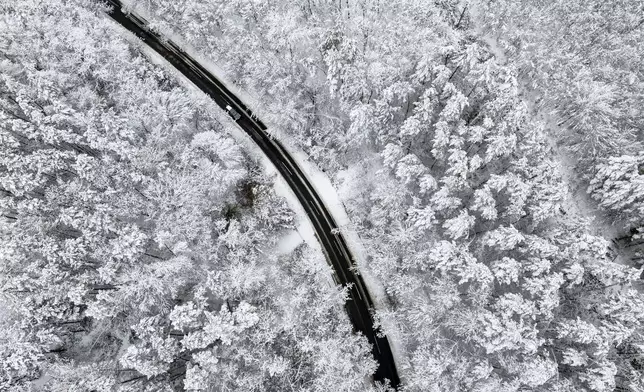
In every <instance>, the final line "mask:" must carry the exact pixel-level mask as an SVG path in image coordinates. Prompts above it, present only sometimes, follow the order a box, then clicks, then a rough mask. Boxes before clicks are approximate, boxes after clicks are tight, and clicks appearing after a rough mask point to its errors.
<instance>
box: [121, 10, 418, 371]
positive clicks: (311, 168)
mask: <svg viewBox="0 0 644 392" xmlns="http://www.w3.org/2000/svg"><path fill="white" fill-rule="evenodd" d="M122 2H123V4H124V10H130V11H132V12H134V13H136V14H137V15H139V16H142V17H143V18H144V19H146V20H148V21H149V20H151V19H152V18H151V17H150V15H149V14H147V13H146V12H145V10H143V9H141V7H136V5H135V4H134V3H135V2H134V1H133V0H123V1H122ZM157 31H158V32H159V33H160V34H161V35H163V36H165V37H167V38H169V39H170V40H172V41H173V42H174V43H176V44H177V45H178V46H179V47H180V48H181V49H182V50H183V51H184V52H186V53H187V54H188V55H189V56H191V57H192V58H194V59H195V60H196V61H198V62H199V63H200V64H202V65H203V66H204V68H206V69H207V70H208V71H209V72H210V73H212V74H213V75H215V76H216V77H217V78H218V79H219V80H220V81H221V82H222V83H223V84H224V85H225V86H226V87H227V88H228V89H229V90H230V91H231V92H233V93H234V94H235V95H237V96H238V97H239V98H240V99H241V100H242V101H243V102H244V103H245V104H246V105H247V106H248V107H249V108H250V109H251V110H252V111H253V112H254V113H256V114H257V115H258V117H260V118H261V117H263V116H262V112H263V111H262V108H261V105H259V100H257V99H255V98H254V97H253V95H252V94H249V93H248V92H245V91H243V90H242V89H240V88H239V87H238V86H236V85H234V84H233V83H230V82H229V81H227V78H226V73H225V72H224V71H223V70H222V69H221V68H220V67H218V66H217V65H216V64H215V63H213V62H212V61H210V60H208V59H206V58H204V57H203V56H201V55H200V54H199V52H198V51H197V50H196V49H195V48H193V47H192V46H191V45H190V44H188V43H187V42H186V41H185V40H183V39H182V37H181V36H179V35H178V34H176V33H174V32H173V31H170V29H167V28H165V27H159V28H158V29H157ZM127 37H128V40H129V41H130V42H132V43H133V44H135V45H136V46H137V47H139V48H140V49H141V51H142V52H143V53H145V55H146V56H148V57H149V58H150V60H151V61H152V62H153V63H154V64H157V65H160V66H162V67H163V68H164V69H165V70H166V71H167V72H169V73H170V74H172V75H173V76H175V77H176V78H177V79H178V80H179V81H180V83H181V84H182V85H184V86H185V87H188V88H189V89H190V91H192V92H193V93H194V98H195V99H197V100H199V101H202V102H205V103H206V105H208V107H209V108H212V110H213V113H217V119H218V120H219V121H220V122H221V123H222V124H224V125H225V128H226V130H228V131H229V132H230V133H231V135H232V136H233V137H234V138H235V140H237V141H238V142H239V143H240V144H242V145H243V146H244V147H245V148H246V151H247V152H249V154H250V155H251V156H253V157H254V158H255V159H257V161H258V162H261V164H262V166H263V167H264V168H265V170H266V173H267V174H268V175H269V177H270V178H272V179H273V185H274V189H275V192H276V194H278V195H279V196H281V197H284V198H285V199H286V200H287V202H288V204H289V206H290V207H291V209H292V210H293V211H294V212H295V213H296V214H297V224H296V231H294V232H291V233H289V234H287V235H285V236H284V238H283V239H282V241H280V243H279V244H278V251H279V252H280V253H288V252H289V251H291V250H293V249H294V248H295V247H296V246H297V245H298V244H300V243H301V242H302V241H304V242H306V244H307V245H309V246H311V247H313V248H314V249H318V250H319V251H320V252H322V251H323V249H322V247H321V245H320V243H319V241H318V239H317V237H316V235H315V231H314V229H313V225H312V223H311V221H310V220H309V218H308V215H307V214H306V213H305V211H304V209H303V208H302V206H301V204H300V203H299V201H298V200H297V197H296V196H295V194H294V193H293V191H292V190H291V189H290V187H289V186H288V184H287V183H286V181H285V180H284V179H283V178H282V177H281V175H279V173H278V171H277V169H276V168H275V166H274V165H273V164H272V162H271V161H270V160H269V159H268V158H267V157H266V156H265V155H264V154H263V152H262V151H261V149H260V148H259V147H258V146H257V145H256V144H255V143H254V142H253V141H252V139H251V138H250V136H248V135H247V134H246V133H245V132H244V131H243V130H242V129H241V128H239V127H238V126H237V125H236V124H235V123H234V122H233V121H232V119H230V117H229V116H228V115H227V114H226V113H225V112H224V111H223V110H222V109H221V108H219V106H217V105H216V104H215V103H214V102H213V101H212V100H211V99H210V98H209V97H208V96H207V95H206V94H205V93H203V92H202V91H201V90H199V89H198V88H197V87H196V86H195V85H194V84H193V83H192V82H191V81H190V80H189V79H188V78H186V77H185V76H184V75H183V74H182V73H181V72H179V71H177V70H176V69H175V68H174V67H172V66H171V65H170V64H169V63H167V61H166V60H165V59H164V58H163V57H162V56H160V55H159V54H158V53H157V52H155V51H154V50H152V49H151V48H149V47H148V46H147V45H145V44H143V43H142V42H141V41H140V40H139V39H138V38H136V37H135V36H134V35H133V34H131V33H130V32H127ZM267 126H268V127H269V129H268V132H269V133H270V134H271V135H274V136H275V137H276V138H277V139H278V140H280V141H281V142H282V145H283V146H284V148H285V149H286V150H287V151H288V153H289V154H291V156H292V157H293V158H294V159H295V161H296V162H297V164H298V165H299V166H300V168H301V169H302V171H303V172H304V174H305V175H306V176H307V178H308V179H309V181H310V182H311V184H312V185H313V187H314V188H315V190H316V192H317V193H318V194H319V195H320V197H321V198H322V200H323V202H324V204H325V206H326V207H327V208H328V209H329V211H330V213H331V215H332V216H333V218H334V220H335V221H336V223H337V225H338V227H339V228H340V231H341V233H342V234H343V235H344V238H345V240H346V242H347V245H348V247H349V249H350V251H351V254H352V255H353V257H354V258H355V261H356V265H357V269H358V272H359V274H360V275H361V276H362V278H363V281H364V283H365V284H366V286H367V290H368V291H369V293H370V294H371V297H372V300H373V302H374V307H375V308H376V309H377V310H386V308H387V307H386V294H385V288H384V285H383V284H382V283H381V282H380V281H379V280H378V279H377V278H375V276H374V275H373V274H372V273H370V271H369V269H368V263H367V251H366V249H365V248H364V245H363V243H362V241H361V239H360V237H359V235H358V233H357V232H356V231H355V230H354V229H353V228H352V224H351V221H350V219H349V217H348V215H347V213H346V210H345V208H344V206H343V203H342V201H341V200H340V197H339V195H338V193H337V191H336V188H335V187H334V186H333V183H332V181H331V179H330V178H329V177H328V176H327V175H326V173H324V172H322V171H321V170H319V169H318V168H317V167H316V165H315V164H314V163H312V162H311V161H310V159H309V157H308V155H307V154H306V153H305V152H304V151H302V150H300V149H298V148H297V147H295V146H296V143H294V142H293V140H292V139H291V138H289V137H288V135H287V134H286V133H285V132H283V131H281V130H280V129H278V128H275V127H272V126H271V125H270V124H267ZM328 278H329V279H328V283H329V284H330V285H332V286H335V282H334V281H333V278H332V275H330V274H329V276H328ZM381 322H382V323H383V324H385V325H383V326H384V327H385V329H386V330H387V331H388V335H387V338H388V340H389V343H390V345H391V349H392V352H393V356H394V360H395V361H396V364H397V366H398V369H399V373H401V370H402V367H403V365H404V364H405V363H407V362H408V361H407V360H406V358H407V355H405V352H404V349H403V347H402V344H400V342H401V340H400V337H399V335H398V334H396V333H395V332H393V331H397V328H395V322H394V320H390V321H389V322H387V320H381ZM401 377H402V375H401Z"/></svg>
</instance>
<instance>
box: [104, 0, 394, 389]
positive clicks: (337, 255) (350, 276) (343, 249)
mask: <svg viewBox="0 0 644 392" xmlns="http://www.w3.org/2000/svg"><path fill="white" fill-rule="evenodd" d="M106 1H107V3H108V4H109V5H111V6H112V10H111V12H110V13H109V15H110V16H111V17H112V19H114V20H115V21H116V22H118V23H119V24H121V25H122V26H123V27H125V28H126V29H128V30H129V31H131V32H132V33H134V34H136V35H137V36H138V37H139V38H140V39H141V40H142V41H143V42H145V43H146V44H147V45H148V46H150V47H151V48H152V49H154V50H155V51H156V52H158V53H159V54H160V55H161V56H163V57H164V58H165V59H166V60H167V61H168V62H169V63H170V64H172V65H173V66H174V67H175V68H176V69H177V70H179V71H180V72H181V73H182V74H184V75H185V76H186V77H187V78H188V79H190V81H192V83H194V84H195V85H196V86H197V87H199V88H200V89H201V90H202V91H204V92H205V93H206V94H208V95H209V96H210V97H211V98H212V99H213V100H214V101H215V102H216V103H217V104H218V105H219V106H220V107H222V108H224V109H225V108H226V106H230V107H232V108H233V109H234V110H235V111H236V112H238V113H239V114H240V115H241V117H239V118H237V119H235V118H234V117H233V119H235V120H236V122H237V125H239V126H240V127H241V128H242V129H243V130H244V131H245V132H246V133H247V134H248V135H250V137H251V138H252V139H253V140H254V141H255V143H257V145H258V146H259V147H260V148H261V149H262V151H263V152H264V154H266V156H267V157H268V158H269V159H270V160H271V162H273V164H274V165H275V167H277V170H278V171H279V172H280V174H281V175H282V176H283V177H284V179H285V180H286V182H287V183H288V185H289V186H290V188H291V190H292V191H293V192H294V193H295V195H296V196H297V198H298V200H299V201H300V203H301V204H302V207H304V210H305V211H306V214H307V215H308V217H309V219H310V220H311V222H312V223H313V227H314V229H315V232H316V234H317V237H318V239H319V241H320V243H321V244H322V249H323V250H324V252H325V254H326V257H327V260H328V261H329V262H330V263H331V265H332V267H333V270H334V276H333V278H334V280H335V282H336V283H337V284H340V285H342V286H344V287H348V288H349V299H348V300H347V302H346V303H345V308H346V310H347V313H348V314H349V319H350V320H351V323H352V324H353V328H354V330H355V331H357V332H361V333H362V334H364V335H365V336H366V337H367V339H369V342H370V343H371V344H372V347H373V349H372V352H373V355H374V357H375V358H376V360H377V361H378V364H379V365H378V369H377V371H376V373H375V375H374V379H375V380H378V381H384V380H385V379H389V381H390V382H391V385H392V386H393V387H395V388H397V387H398V385H399V384H400V379H399V378H398V373H397V372H396V365H395V363H394V359H393V356H392V354H391V348H390V347H389V342H388V340H387V338H386V337H378V336H376V334H375V332H374V330H373V320H372V319H371V313H370V310H371V309H372V308H373V302H372V300H371V297H370V296H369V293H368V292H367V290H366V288H365V285H364V282H363V280H362V277H361V276H360V275H357V274H356V273H355V268H354V264H353V258H352V257H351V254H350V253H349V248H348V247H347V244H346V242H345V240H344V238H343V237H342V235H341V234H333V233H332V230H333V229H334V228H337V225H336V223H335V221H334V219H333V217H332V216H331V214H330V213H329V211H328V210H327V209H326V207H325V206H324V203H322V200H321V199H320V197H319V196H318V194H317V193H316V191H315V189H314V188H313V186H312V185H311V183H310V182H309V180H308V179H307V178H306V175H304V173H303V172H302V170H301V169H300V168H299V166H298V165H297V164H296V163H295V161H294V160H293V158H292V157H291V156H290V155H289V154H288V152H287V151H286V150H285V149H284V147H282V144H281V143H280V142H279V141H277V140H275V139H273V138H272V137H271V136H269V135H268V134H267V133H266V132H265V131H266V126H265V125H264V124H263V123H262V122H261V121H260V120H259V119H257V118H256V117H255V116H254V115H253V113H252V112H251V111H250V109H248V108H247V107H246V106H245V105H244V104H243V103H242V102H241V101H240V100H239V98H237V97H236V96H235V95H233V94H232V93H231V92H230V91H229V90H228V89H227V88H226V87H225V86H224V85H223V84H222V83H221V82H220V81H219V80H217V79H216V78H215V77H214V76H213V75H212V74H211V73H210V72H208V71H207V70H206V69H205V68H204V67H203V66H201V65H200V64H199V63H197V62H196V61H195V60H193V59H192V58H191V57H190V56H188V55H187V54H186V53H185V52H183V51H182V50H181V49H180V48H179V47H178V46H177V45H176V44H174V43H173V42H172V41H170V40H167V39H165V38H162V37H160V36H159V35H158V34H156V33H154V32H152V31H150V30H149V29H148V27H147V22H146V21H145V20H144V19H142V18H140V17H138V16H136V15H134V14H132V13H127V14H126V13H124V12H123V11H122V10H121V7H122V4H121V2H120V1H119V0H106ZM235 117H237V116H235Z"/></svg>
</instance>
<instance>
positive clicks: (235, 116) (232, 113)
mask: <svg viewBox="0 0 644 392" xmlns="http://www.w3.org/2000/svg"><path fill="white" fill-rule="evenodd" d="M226 111H227V112H228V114H229V115H230V117H232V118H233V120H235V121H237V120H239V119H240V118H241V114H239V112H238V111H237V110H235V109H233V108H232V107H230V105H226Z"/></svg>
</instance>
